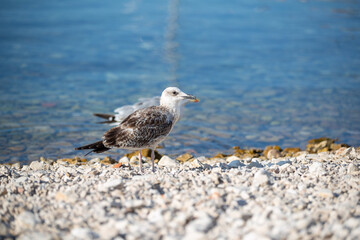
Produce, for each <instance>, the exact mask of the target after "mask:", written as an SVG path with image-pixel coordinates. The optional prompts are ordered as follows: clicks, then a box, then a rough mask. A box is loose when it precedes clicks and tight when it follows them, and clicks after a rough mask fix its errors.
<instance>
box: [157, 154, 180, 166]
mask: <svg viewBox="0 0 360 240" xmlns="http://www.w3.org/2000/svg"><path fill="white" fill-rule="evenodd" d="M158 165H159V166H163V167H177V166H179V163H178V162H177V161H176V160H174V159H172V158H170V157H168V156H163V157H162V158H161V159H160V161H159V162H158Z"/></svg>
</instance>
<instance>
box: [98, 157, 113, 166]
mask: <svg viewBox="0 0 360 240" xmlns="http://www.w3.org/2000/svg"><path fill="white" fill-rule="evenodd" d="M100 163H101V164H105V165H110V164H115V163H116V161H115V159H113V158H111V157H104V159H103V160H100Z"/></svg>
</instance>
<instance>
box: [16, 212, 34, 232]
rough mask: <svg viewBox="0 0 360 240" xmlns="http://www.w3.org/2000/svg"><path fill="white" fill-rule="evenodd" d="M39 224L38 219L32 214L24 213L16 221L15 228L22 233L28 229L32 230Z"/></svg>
mask: <svg viewBox="0 0 360 240" xmlns="http://www.w3.org/2000/svg"><path fill="white" fill-rule="evenodd" d="M36 223H37V220H36V217H35V215H34V214H33V213H32V212H29V211H23V212H22V213H20V214H19V215H18V216H17V217H16V220H15V228H16V229H17V230H18V231H19V232H22V231H24V230H26V229H32V228H34V227H35V225H36Z"/></svg>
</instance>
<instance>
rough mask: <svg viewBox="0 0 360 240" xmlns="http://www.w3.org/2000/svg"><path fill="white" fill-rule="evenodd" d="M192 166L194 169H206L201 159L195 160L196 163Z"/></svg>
mask: <svg viewBox="0 0 360 240" xmlns="http://www.w3.org/2000/svg"><path fill="white" fill-rule="evenodd" d="M190 166H191V167H193V168H204V164H203V163H202V162H200V161H199V159H195V160H194V161H192V162H191V164H190Z"/></svg>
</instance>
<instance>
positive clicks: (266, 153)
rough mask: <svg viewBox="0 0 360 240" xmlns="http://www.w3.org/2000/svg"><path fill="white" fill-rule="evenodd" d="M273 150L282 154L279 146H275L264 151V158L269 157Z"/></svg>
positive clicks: (267, 147)
mask: <svg viewBox="0 0 360 240" xmlns="http://www.w3.org/2000/svg"><path fill="white" fill-rule="evenodd" d="M272 149H274V150H277V152H279V154H280V151H281V148H280V147H279V146H277V145H275V146H266V147H265V149H264V152H263V156H265V157H267V156H268V153H269V151H270V150H272Z"/></svg>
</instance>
